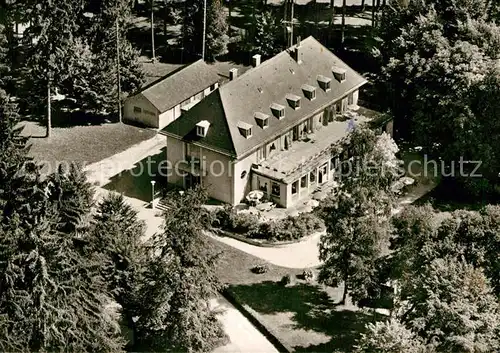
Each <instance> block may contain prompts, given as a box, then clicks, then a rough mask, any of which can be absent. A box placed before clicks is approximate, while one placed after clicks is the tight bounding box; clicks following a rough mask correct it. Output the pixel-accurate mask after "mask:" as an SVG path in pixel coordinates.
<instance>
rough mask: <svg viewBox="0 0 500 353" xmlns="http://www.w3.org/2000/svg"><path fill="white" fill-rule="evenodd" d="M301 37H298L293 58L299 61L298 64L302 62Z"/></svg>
mask: <svg viewBox="0 0 500 353" xmlns="http://www.w3.org/2000/svg"><path fill="white" fill-rule="evenodd" d="M300 42H301V38H300V36H298V37H297V44H296V45H295V49H294V51H293V58H294V59H295V61H296V62H297V64H302V55H301V53H302V48H301V47H300Z"/></svg>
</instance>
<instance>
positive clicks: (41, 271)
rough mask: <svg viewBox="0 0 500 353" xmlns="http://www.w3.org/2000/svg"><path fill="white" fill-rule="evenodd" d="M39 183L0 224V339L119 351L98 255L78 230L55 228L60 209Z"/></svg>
mask: <svg viewBox="0 0 500 353" xmlns="http://www.w3.org/2000/svg"><path fill="white" fill-rule="evenodd" d="M42 185H43V184H42ZM42 185H40V184H39V187H38V188H37V187H32V188H31V191H32V192H31V194H30V200H29V204H26V207H24V208H23V209H21V210H20V211H19V212H17V213H13V214H11V216H10V217H9V226H8V227H4V228H3V229H0V233H1V235H0V256H1V258H2V261H1V262H0V283H1V284H0V285H1V287H2V292H1V294H0V316H1V317H2V320H1V323H0V325H1V326H2V327H1V328H2V332H3V334H2V335H0V347H2V350H4V351H19V350H22V351H60V350H70V351H82V352H83V351H120V350H121V348H122V346H123V341H122V339H121V337H120V330H119V326H118V325H117V322H116V320H114V319H113V318H111V317H110V316H109V315H108V314H107V312H106V310H107V306H108V305H109V304H111V298H110V297H109V296H108V295H107V292H106V286H105V283H104V281H103V280H102V277H101V276H100V274H99V262H97V261H96V259H95V258H94V257H89V256H88V254H86V255H85V256H84V255H83V254H82V253H81V252H79V250H78V246H76V244H77V243H78V241H79V238H80V237H78V238H77V237H76V235H75V234H71V235H68V234H63V233H60V232H58V231H57V229H56V228H57V227H56V225H57V222H58V220H57V211H56V210H55V206H54V205H52V204H51V202H50V200H49V199H48V198H47V197H46V196H47V195H46V194H45V192H46V187H43V188H42V187H41V186H42Z"/></svg>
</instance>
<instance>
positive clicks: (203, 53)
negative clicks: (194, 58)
mask: <svg viewBox="0 0 500 353" xmlns="http://www.w3.org/2000/svg"><path fill="white" fill-rule="evenodd" d="M206 34H207V0H203V47H202V48H201V58H202V59H203V60H205V37H206Z"/></svg>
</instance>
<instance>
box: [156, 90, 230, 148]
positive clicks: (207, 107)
mask: <svg viewBox="0 0 500 353" xmlns="http://www.w3.org/2000/svg"><path fill="white" fill-rule="evenodd" d="M202 120H206V121H208V122H209V123H210V126H209V127H208V131H207V135H206V136H205V137H198V136H197V135H196V124H198V123H199V122H200V121H202ZM163 131H166V132H168V133H170V134H173V135H176V136H178V137H180V138H182V139H184V140H188V141H192V142H196V141H198V142H200V143H202V144H203V145H205V146H208V147H211V148H213V149H215V150H217V151H220V152H223V153H226V154H230V155H235V152H234V146H233V141H232V140H231V133H230V132H229V126H228V125H227V122H226V119H224V109H223V107H222V103H221V99H220V93H219V90H215V91H214V92H212V93H210V94H209V95H208V96H207V97H205V98H203V99H202V100H201V101H200V102H199V103H198V104H197V105H195V106H194V107H192V108H191V109H189V110H188V111H186V112H184V113H182V115H181V117H180V118H178V119H176V120H174V121H172V122H171V123H170V124H169V125H168V126H167V127H165V128H164V129H163Z"/></svg>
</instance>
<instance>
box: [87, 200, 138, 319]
mask: <svg viewBox="0 0 500 353" xmlns="http://www.w3.org/2000/svg"><path fill="white" fill-rule="evenodd" d="M144 230H145V224H144V222H142V221H140V220H139V219H138V217H137V211H135V210H134V209H133V208H132V206H130V205H129V204H127V203H126V201H125V199H124V198H123V196H122V195H118V194H109V195H108V196H106V197H105V198H104V199H103V200H101V201H100V203H99V204H98V206H97V210H96V213H95V215H94V220H93V229H92V234H93V235H92V239H93V240H92V242H91V243H92V247H93V248H94V251H95V252H100V253H102V254H103V255H104V261H103V263H102V265H101V270H102V274H103V276H104V279H105V280H106V283H107V284H108V289H109V291H110V293H112V295H113V297H114V299H115V300H116V301H117V302H118V304H120V306H121V307H122V312H123V314H124V316H125V318H126V319H127V322H128V323H129V325H131V326H132V327H131V328H133V320H132V317H133V313H134V311H135V310H136V309H135V308H136V306H137V305H140V304H139V303H138V302H139V301H142V300H143V298H137V297H136V296H135V294H136V292H137V288H138V286H139V284H140V281H141V278H142V272H143V268H144V266H145V264H146V262H145V261H146V260H147V251H146V248H145V246H144V244H143V240H142V239H141V238H142V237H143V236H144Z"/></svg>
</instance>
